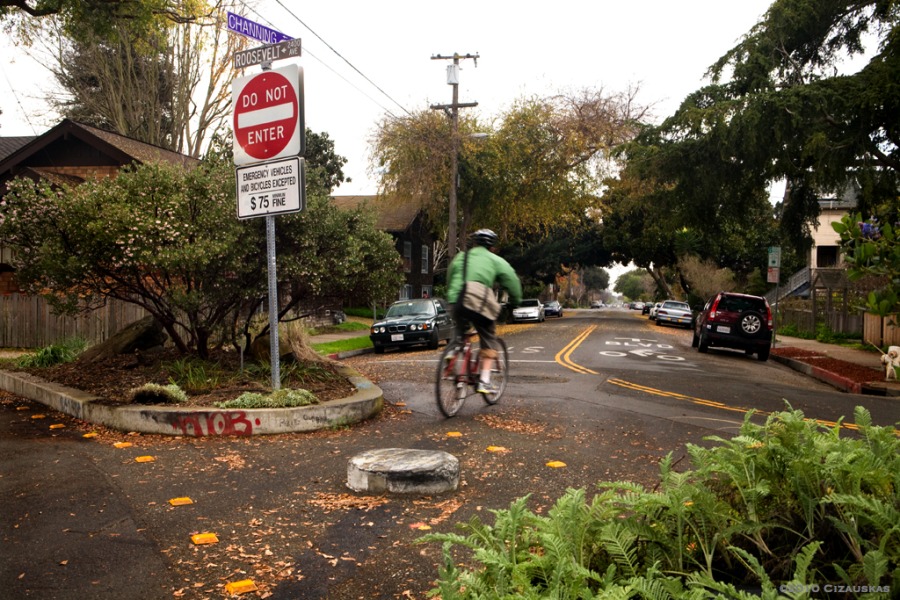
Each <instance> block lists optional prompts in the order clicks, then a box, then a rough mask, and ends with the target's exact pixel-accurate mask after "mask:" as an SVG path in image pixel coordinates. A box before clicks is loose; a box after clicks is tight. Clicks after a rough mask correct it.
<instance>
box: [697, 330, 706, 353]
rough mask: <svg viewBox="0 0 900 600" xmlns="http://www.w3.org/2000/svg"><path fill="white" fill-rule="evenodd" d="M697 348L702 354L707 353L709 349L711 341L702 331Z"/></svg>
mask: <svg viewBox="0 0 900 600" xmlns="http://www.w3.org/2000/svg"><path fill="white" fill-rule="evenodd" d="M697 350H699V351H700V352H701V353H702V354H706V353H707V352H708V351H709V343H708V342H707V341H706V336H705V335H703V334H702V333H701V334H700V339H699V340H698V341H697Z"/></svg>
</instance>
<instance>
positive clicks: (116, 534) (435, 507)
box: [0, 311, 898, 600]
mask: <svg viewBox="0 0 900 600" xmlns="http://www.w3.org/2000/svg"><path fill="white" fill-rule="evenodd" d="M503 335H504V338H505V339H506V340H507V342H508V344H509V346H510V350H511V364H512V367H511V382H510V386H509V388H508V390H507V395H506V396H505V397H504V398H503V400H502V401H501V402H500V403H499V404H498V405H496V406H487V405H485V404H484V403H483V402H479V401H475V402H469V403H468V404H467V405H466V406H465V407H464V408H463V410H462V411H461V413H460V415H458V416H457V417H455V418H453V419H449V420H448V419H444V418H443V417H442V416H441V415H440V413H439V412H438V410H437V408H436V405H435V403H434V397H433V385H434V384H433V373H434V370H435V364H436V359H437V355H438V353H439V351H428V350H421V351H404V352H388V353H386V354H384V355H364V356H359V357H354V358H351V359H348V360H347V362H348V363H351V364H352V365H353V366H354V367H356V368H357V369H359V370H360V371H362V372H363V373H364V374H366V375H367V376H369V377H370V378H371V379H372V380H373V381H375V382H376V383H377V384H378V385H379V386H381V387H382V389H383V390H384V393H385V399H386V401H387V404H388V407H387V409H386V410H385V412H384V413H383V414H382V415H381V416H380V417H378V418H376V419H373V420H371V421H369V422H366V423H364V424H362V425H358V426H354V427H353V428H350V429H335V430H329V431H321V432H317V433H313V434H286V435H277V436H267V437H256V438H244V439H241V438H203V439H196V438H172V437H164V436H152V435H128V434H127V433H121V432H114V431H110V430H105V429H102V428H95V427H92V426H90V425H89V424H85V423H82V422H78V421H76V420H74V419H71V418H69V417H66V416H63V415H60V414H58V413H53V412H52V411H48V410H46V409H45V407H43V406H42V405H40V404H36V403H33V402H29V401H26V400H22V399H19V398H14V397H11V396H4V397H3V398H2V400H0V428H2V431H3V435H2V437H0V494H2V497H3V499H4V505H3V511H2V515H3V517H2V521H0V535H2V542H3V543H2V544H0V583H2V585H3V591H4V593H3V597H4V598H13V599H18V598H39V599H41V600H44V599H47V600H53V599H70V598H93V599H98V600H102V599H106V598H109V599H112V598H115V599H121V598H129V599H156V598H222V597H223V596H225V586H226V585H227V584H229V583H234V582H238V581H242V580H248V579H249V580H251V581H252V582H253V583H254V585H255V586H256V587H257V588H258V591H256V592H250V593H248V594H246V595H244V596H243V597H245V598H247V597H250V598H252V597H268V598H282V599H303V598H328V599H345V598H346V599H351V598H354V599H355V598H365V599H367V600H370V599H379V598H385V599H387V598H424V597H425V594H426V592H427V590H429V589H430V588H431V587H432V585H433V581H434V579H435V577H436V576H437V567H438V563H439V561H440V548H439V547H438V546H437V545H435V544H420V543H416V540H417V539H418V538H420V537H421V536H422V535H423V534H424V533H426V532H434V531H452V530H453V524H454V523H458V522H462V521H468V520H469V519H470V518H472V517H473V516H478V517H480V518H481V519H483V520H485V521H488V522H490V520H491V517H492V515H491V513H490V510H491V509H497V508H504V507H507V506H508V505H509V503H510V502H512V501H513V500H514V499H516V498H519V497H521V496H523V495H526V494H530V498H529V505H530V506H531V507H532V508H533V509H534V510H536V511H539V512H546V511H547V510H548V509H549V508H550V507H551V506H552V504H553V502H554V500H555V499H556V498H558V497H559V496H561V495H562V494H563V493H564V492H565V490H566V489H568V488H585V489H587V490H588V491H591V490H593V488H594V485H595V483H596V482H599V481H616V480H627V481H634V482H638V483H641V484H643V485H645V486H648V487H652V486H654V485H655V483H656V474H657V473H658V462H659V460H660V459H661V458H663V457H664V456H666V455H667V454H668V453H670V452H671V453H672V454H673V455H674V457H675V459H676V460H679V461H680V462H679V465H681V466H686V464H687V463H686V461H684V460H683V459H684V456H685V444H688V443H697V444H703V443H706V442H704V439H703V438H704V437H705V436H709V435H720V436H730V435H732V434H734V433H735V432H736V431H737V428H738V427H739V425H740V423H741V421H742V420H743V418H744V416H745V414H746V411H747V410H749V409H759V410H762V411H773V410H779V409H781V408H782V407H783V406H784V402H785V401H788V402H790V403H791V405H792V406H794V407H795V408H799V409H802V410H804V412H805V413H806V414H807V416H809V417H813V418H818V419H823V420H826V421H830V420H836V419H838V418H839V417H841V416H844V415H850V414H851V413H852V409H853V406H855V405H857V404H865V405H866V406H867V408H869V410H870V411H871V412H872V415H873V419H874V421H875V422H876V423H877V424H892V423H894V422H896V421H897V420H898V419H897V408H896V406H897V405H896V400H889V399H884V398H878V397H871V396H854V395H849V394H842V393H840V392H836V391H834V390H833V389H831V388H830V387H828V386H826V385H824V384H820V383H818V382H815V381H812V380H810V379H808V378H806V377H804V376H802V375H799V374H797V373H795V372H793V371H791V370H790V369H788V368H786V367H784V366H782V365H779V364H776V363H774V362H767V363H759V362H758V361H756V360H755V359H754V358H747V357H745V356H744V355H743V354H741V353H733V352H727V351H722V352H710V353H709V354H708V355H704V356H700V355H699V354H698V353H697V352H696V350H693V349H691V348H690V334H689V333H688V332H687V331H684V330H678V329H671V328H659V327H655V326H654V325H652V324H650V323H649V322H648V321H647V320H646V318H645V317H644V318H640V316H639V315H636V314H634V313H628V312H626V311H590V312H589V311H584V312H580V313H571V314H567V315H566V317H565V318H563V319H559V320H552V321H547V322H545V323H542V324H538V325H521V326H514V327H509V328H504V331H503ZM476 400H477V399H476ZM41 415H43V418H36V417H40V416H41ZM59 425H61V426H62V427H54V426H59ZM90 432H95V433H97V434H98V435H97V436H96V437H91V438H85V437H83V435H84V434H85V433H90ZM123 442H124V443H127V444H131V445H130V446H126V447H117V446H116V445H115V444H117V443H118V444H121V443H123ZM392 447H403V448H422V449H438V450H444V451H447V452H450V453H451V454H453V455H455V456H457V457H458V458H459V460H460V465H461V479H462V484H461V487H460V489H459V490H458V491H457V492H454V493H450V494H445V495H441V496H434V497H405V496H365V495H360V494H356V493H351V492H350V491H349V490H348V489H347V487H346V477H347V464H348V460H349V459H350V458H351V457H352V456H354V455H355V454H357V453H359V452H362V451H365V450H371V449H374V448H392ZM146 457H149V459H148V458H146ZM139 459H140V460H139ZM553 461H559V462H562V463H564V464H565V466H564V467H556V468H554V467H551V466H548V464H549V463H552V462H553ZM183 497H188V498H190V499H191V500H192V502H193V503H192V504H190V505H185V506H173V505H171V504H170V502H169V501H170V500H172V499H175V498H183ZM202 533H214V534H215V535H216V537H217V540H218V541H217V542H216V543H212V544H204V545H197V544H195V543H194V542H193V541H192V539H191V536H192V535H195V534H202Z"/></svg>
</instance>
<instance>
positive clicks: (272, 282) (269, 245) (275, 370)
mask: <svg viewBox="0 0 900 600" xmlns="http://www.w3.org/2000/svg"><path fill="white" fill-rule="evenodd" d="M271 68H272V63H271V62H264V63H262V70H263V71H268V70H270V69H271ZM266 264H267V265H268V269H267V271H268V274H269V361H270V365H271V367H272V391H275V390H280V389H281V343H280V340H279V339H278V275H277V273H276V270H275V216H274V215H266Z"/></svg>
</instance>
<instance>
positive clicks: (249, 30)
mask: <svg viewBox="0 0 900 600" xmlns="http://www.w3.org/2000/svg"><path fill="white" fill-rule="evenodd" d="M228 30H229V31H233V32H235V33H239V34H241V35H246V36H247V37H249V38H253V39H254V40H259V41H260V42H263V43H264V44H277V43H278V42H283V41H285V40H292V39H294V38H292V37H291V36H289V35H285V34H283V33H281V32H280V31H275V30H274V29H269V28H268V27H266V26H265V25H260V24H259V23H255V22H253V21H251V20H250V19H247V18H244V17H242V16H241V15H236V14H234V13H233V12H229V13H228Z"/></svg>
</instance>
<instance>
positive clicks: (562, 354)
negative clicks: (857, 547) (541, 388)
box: [555, 325, 900, 436]
mask: <svg viewBox="0 0 900 600" xmlns="http://www.w3.org/2000/svg"><path fill="white" fill-rule="evenodd" d="M596 328H597V326H596V325H591V326H590V327H588V328H587V329H585V330H584V331H582V332H581V333H580V334H578V336H577V337H576V338H575V339H574V340H572V341H571V342H569V343H568V345H566V347H565V348H563V349H562V350H560V351H559V352H557V353H556V357H555V360H556V362H557V363H559V364H560V365H562V366H564V367H566V368H567V369H571V370H573V371H575V372H576V373H581V374H583V375H599V373H597V371H593V370H591V369H588V368H587V367H582V366H581V365H579V364H577V363H574V362H572V359H571V358H570V357H571V356H572V353H573V352H574V351H575V349H576V348H577V347H578V346H580V345H581V343H582V342H583V341H584V340H586V339H587V336H589V335H590V334H591V333H592V332H593V331H594V330H595V329H596ZM606 382H607V383H611V384H612V385H617V386H619V387H623V388H626V389H629V390H634V391H636V392H643V393H645V394H653V395H655V396H663V397H666V398H675V399H676V400H683V401H685V402H691V403H692V404H697V405H700V406H708V407H710V408H716V409H719V410H724V411H730V412H736V413H741V414H747V413H749V412H751V411H752V412H754V413H755V414H758V415H762V416H769V415H771V414H772V413H770V412H767V411H764V410H759V409H750V408H742V407H739V406H728V405H727V404H723V403H722V402H716V401H715V400H705V399H703V398H695V397H694V396H687V395H685V394H679V393H677V392H667V391H665V390H659V389H656V388H652V387H647V386H645V385H640V384H637V383H632V382H630V381H625V380H623V379H618V378H616V377H613V378H612V379H607V380H606ZM808 420H812V421H815V422H816V423H818V424H820V425H824V426H825V427H837V426H840V427H842V428H844V429H851V430H857V429H858V427H857V426H856V424H854V423H844V422H841V423H837V422H834V421H827V420H824V419H808ZM895 434H896V435H897V436H900V431H896V432H895Z"/></svg>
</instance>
